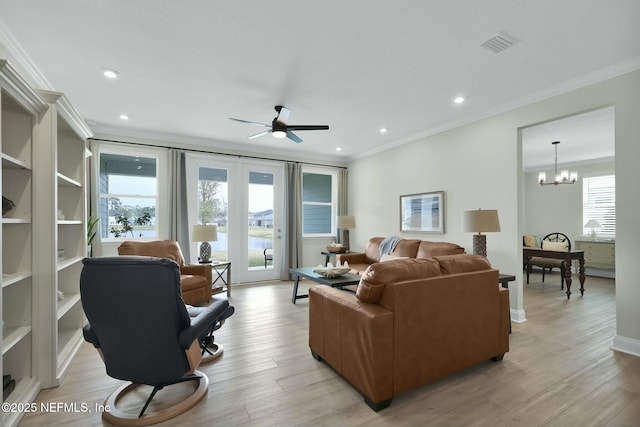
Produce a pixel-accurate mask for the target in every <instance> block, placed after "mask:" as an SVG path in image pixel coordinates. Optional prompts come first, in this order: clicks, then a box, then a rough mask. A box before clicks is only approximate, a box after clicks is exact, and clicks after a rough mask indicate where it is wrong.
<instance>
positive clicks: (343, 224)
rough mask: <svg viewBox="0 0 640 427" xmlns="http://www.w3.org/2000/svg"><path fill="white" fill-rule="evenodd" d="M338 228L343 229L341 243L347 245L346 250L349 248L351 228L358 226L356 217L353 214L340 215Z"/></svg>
mask: <svg viewBox="0 0 640 427" xmlns="http://www.w3.org/2000/svg"><path fill="white" fill-rule="evenodd" d="M338 228H339V229H341V230H342V239H340V243H342V246H344V247H345V250H347V251H348V250H349V229H350V228H356V218H355V217H354V216H351V215H344V216H339V217H338Z"/></svg>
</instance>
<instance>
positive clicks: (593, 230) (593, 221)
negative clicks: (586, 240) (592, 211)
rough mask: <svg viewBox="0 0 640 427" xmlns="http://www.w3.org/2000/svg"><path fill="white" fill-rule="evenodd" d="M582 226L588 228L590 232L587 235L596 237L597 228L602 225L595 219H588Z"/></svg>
mask: <svg viewBox="0 0 640 427" xmlns="http://www.w3.org/2000/svg"><path fill="white" fill-rule="evenodd" d="M584 228H590V229H591V232H590V233H589V236H591V238H592V239H595V238H596V237H598V231H597V229H598V228H602V226H601V225H600V223H599V222H598V220H597V219H590V220H589V221H587V223H586V224H585V225H584Z"/></svg>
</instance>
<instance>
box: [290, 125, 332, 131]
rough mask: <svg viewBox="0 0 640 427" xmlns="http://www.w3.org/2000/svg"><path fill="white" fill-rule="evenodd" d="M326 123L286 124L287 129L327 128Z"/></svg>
mask: <svg viewBox="0 0 640 427" xmlns="http://www.w3.org/2000/svg"><path fill="white" fill-rule="evenodd" d="M328 129H329V126H328V125H287V130H328Z"/></svg>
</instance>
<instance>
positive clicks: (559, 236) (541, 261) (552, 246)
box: [526, 233, 571, 290]
mask: <svg viewBox="0 0 640 427" xmlns="http://www.w3.org/2000/svg"><path fill="white" fill-rule="evenodd" d="M540 247H541V248H542V249H546V250H552V251H561V252H569V251H570V250H571V240H570V239H569V237H568V236H567V235H566V234H563V233H549V234H547V235H546V236H544V237H543V238H542V241H541V242H540ZM534 265H535V266H537V267H541V268H542V283H544V276H545V272H546V270H547V269H549V271H551V270H552V269H554V268H558V269H560V290H563V289H564V276H565V274H566V271H567V270H566V269H567V267H568V268H571V266H567V265H566V264H565V261H564V260H562V259H550V258H542V257H531V259H530V260H529V261H528V262H527V264H526V269H527V284H529V274H530V273H531V267H532V266H534Z"/></svg>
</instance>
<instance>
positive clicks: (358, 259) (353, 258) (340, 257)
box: [336, 252, 367, 264]
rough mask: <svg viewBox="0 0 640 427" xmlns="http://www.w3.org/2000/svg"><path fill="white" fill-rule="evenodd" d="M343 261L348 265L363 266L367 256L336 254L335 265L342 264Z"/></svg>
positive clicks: (352, 253)
mask: <svg viewBox="0 0 640 427" xmlns="http://www.w3.org/2000/svg"><path fill="white" fill-rule="evenodd" d="M345 261H347V262H348V263H349V264H365V263H367V256H366V254H365V253H364V252H351V253H346V254H336V263H338V262H339V263H340V264H344V262H345Z"/></svg>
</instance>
